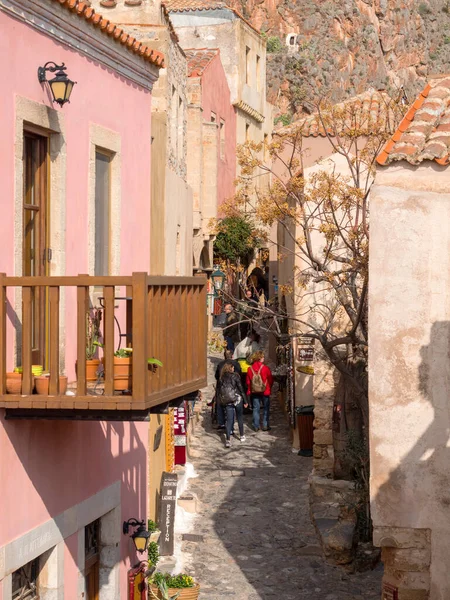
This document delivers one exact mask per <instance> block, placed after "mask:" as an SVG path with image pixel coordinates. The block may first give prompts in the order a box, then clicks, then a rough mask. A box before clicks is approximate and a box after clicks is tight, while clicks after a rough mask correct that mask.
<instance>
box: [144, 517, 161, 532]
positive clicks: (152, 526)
mask: <svg viewBox="0 0 450 600" xmlns="http://www.w3.org/2000/svg"><path fill="white" fill-rule="evenodd" d="M147 529H148V530H149V531H150V533H153V532H154V531H158V530H159V527H158V525H157V524H156V523H155V521H152V520H151V519H149V520H148V522H147Z"/></svg>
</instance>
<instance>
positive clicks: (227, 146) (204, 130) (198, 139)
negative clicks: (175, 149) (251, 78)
mask: <svg viewBox="0 0 450 600" xmlns="http://www.w3.org/2000/svg"><path fill="white" fill-rule="evenodd" d="M185 53H186V58H187V65H188V100H189V109H188V140H187V143H188V153H187V169H188V171H187V174H188V183H189V185H190V186H191V187H192V190H193V198H194V248H193V250H194V268H199V269H211V268H212V264H213V241H214V232H213V231H212V229H211V223H210V222H211V219H214V218H215V217H217V216H218V213H219V214H220V206H221V205H222V204H223V202H225V201H226V200H227V199H228V198H231V197H232V196H233V194H234V181H235V179H236V144H237V141H236V109H235V107H234V106H233V105H232V103H231V94H230V88H229V86H228V81H227V77H226V73H225V70H224V68H223V65H222V61H221V59H220V50H219V49H218V48H212V49H208V48H203V49H188V50H185Z"/></svg>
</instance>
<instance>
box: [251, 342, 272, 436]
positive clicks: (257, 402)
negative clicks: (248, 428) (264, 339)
mask: <svg viewBox="0 0 450 600" xmlns="http://www.w3.org/2000/svg"><path fill="white" fill-rule="evenodd" d="M249 362H250V363H251V367H249V369H248V371H247V395H248V396H249V397H250V398H251V401H252V404H253V429H254V430H255V431H259V429H260V414H261V405H262V407H263V427H262V429H263V431H270V392H271V390H272V385H273V376H272V371H271V370H270V369H269V367H268V366H267V365H265V364H264V352H261V351H258V352H255V353H254V354H253V355H252V356H251V357H250V361H249Z"/></svg>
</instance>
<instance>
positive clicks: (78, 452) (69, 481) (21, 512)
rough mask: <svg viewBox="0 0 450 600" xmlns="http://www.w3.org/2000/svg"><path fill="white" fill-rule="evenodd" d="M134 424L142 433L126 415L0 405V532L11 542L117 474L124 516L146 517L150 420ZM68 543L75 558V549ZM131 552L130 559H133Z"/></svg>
mask: <svg viewBox="0 0 450 600" xmlns="http://www.w3.org/2000/svg"><path fill="white" fill-rule="evenodd" d="M0 412H3V411H0ZM140 426H141V427H145V434H142V435H140V433H139V430H138V428H137V426H136V424H135V423H132V422H131V423H128V422H127V423H122V422H106V421H103V422H86V421H46V420H5V419H4V413H3V415H1V416H0V442H1V448H2V449H5V453H4V454H3V456H2V463H3V465H0V466H3V467H5V472H4V473H3V474H2V477H1V479H2V485H4V486H5V488H4V489H3V490H2V512H3V514H4V515H8V518H7V519H4V520H3V519H2V522H1V524H0V539H2V540H5V541H6V543H9V542H10V541H12V540H13V539H15V538H17V537H19V536H21V535H23V534H24V533H27V532H28V531H30V530H32V529H33V528H35V527H37V526H39V525H41V524H42V523H45V522H46V521H47V520H48V519H50V518H55V517H57V516H58V515H61V514H62V513H63V512H64V511H65V510H67V509H69V508H71V507H73V506H75V505H77V504H79V503H80V502H83V501H84V500H86V499H88V498H90V497H91V496H93V495H94V494H96V493H98V492H100V491H101V490H103V489H105V488H107V487H108V486H110V485H112V484H114V483H115V482H120V483H121V493H120V497H121V512H122V515H121V518H122V520H127V519H129V518H131V517H136V518H142V519H145V518H146V493H147V489H146V481H147V474H146V466H147V453H146V446H145V445H144V443H143V442H142V438H143V435H145V436H146V435H147V427H148V424H147V423H145V424H144V423H142V424H140ZM2 429H4V432H5V434H6V438H5V437H4V435H3V433H2ZM2 438H4V439H3V440H2ZM4 461H5V462H4ZM5 463H8V465H7V466H6V465H5ZM6 469H10V474H8V473H7V472H6ZM98 516H99V517H100V516H101V515H100V514H99V515H98ZM86 524H87V523H86ZM83 525H85V524H83ZM120 525H121V524H120ZM60 531H61V534H62V535H64V533H63V531H62V530H61V529H60ZM119 535H120V540H121V553H120V555H121V560H122V562H123V563H124V562H125V559H126V558H127V557H128V555H129V554H130V548H131V545H130V539H129V537H126V536H123V535H122V533H121V531H120V533H119V532H118V533H117V537H119ZM67 547H68V549H69V551H71V553H72V558H73V561H74V563H75V564H76V565H78V564H79V558H78V555H77V552H76V549H75V548H71V547H70V545H68V546H67ZM130 558H131V562H132V564H134V563H136V562H139V559H138V558H136V556H131V557H130Z"/></svg>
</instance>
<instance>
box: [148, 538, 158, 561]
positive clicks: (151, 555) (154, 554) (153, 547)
mask: <svg viewBox="0 0 450 600" xmlns="http://www.w3.org/2000/svg"><path fill="white" fill-rule="evenodd" d="M158 562H159V546H158V544H157V543H156V542H150V544H149V545H148V566H149V567H156V565H157V564H158Z"/></svg>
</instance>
